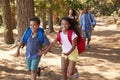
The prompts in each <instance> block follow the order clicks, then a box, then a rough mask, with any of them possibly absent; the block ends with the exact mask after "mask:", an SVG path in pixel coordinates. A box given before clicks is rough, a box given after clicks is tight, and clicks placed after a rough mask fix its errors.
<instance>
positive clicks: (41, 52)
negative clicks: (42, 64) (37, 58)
mask: <svg viewBox="0 0 120 80" xmlns="http://www.w3.org/2000/svg"><path fill="white" fill-rule="evenodd" d="M47 52H48V50H39V52H38V54H39V55H42V54H44V56H45V55H46V54H47Z"/></svg>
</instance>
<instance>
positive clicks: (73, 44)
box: [65, 37, 77, 56]
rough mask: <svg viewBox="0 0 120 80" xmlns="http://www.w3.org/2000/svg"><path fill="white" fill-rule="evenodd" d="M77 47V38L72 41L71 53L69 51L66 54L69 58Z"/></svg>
mask: <svg viewBox="0 0 120 80" xmlns="http://www.w3.org/2000/svg"><path fill="white" fill-rule="evenodd" d="M76 45H77V37H76V38H74V39H73V41H72V48H71V49H70V51H69V52H68V53H66V54H65V55H67V56H68V55H69V54H71V53H72V52H73V51H74V49H75V47H76Z"/></svg>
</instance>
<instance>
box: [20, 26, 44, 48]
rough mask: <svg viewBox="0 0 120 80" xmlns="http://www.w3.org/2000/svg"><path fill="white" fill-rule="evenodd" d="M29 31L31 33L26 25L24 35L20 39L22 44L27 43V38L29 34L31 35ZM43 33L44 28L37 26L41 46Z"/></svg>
mask: <svg viewBox="0 0 120 80" xmlns="http://www.w3.org/2000/svg"><path fill="white" fill-rule="evenodd" d="M31 33H32V31H31V29H30V27H28V28H27V29H26V31H25V32H24V35H23V37H22V41H23V43H24V44H27V40H28V38H29V36H30V35H31ZM43 34H44V30H43V29H42V28H38V36H39V39H40V45H41V46H42V44H43V43H44V37H43Z"/></svg>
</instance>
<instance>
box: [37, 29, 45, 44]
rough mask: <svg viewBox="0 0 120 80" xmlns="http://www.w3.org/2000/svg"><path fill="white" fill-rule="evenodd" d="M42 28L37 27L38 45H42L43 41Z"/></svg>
mask: <svg viewBox="0 0 120 80" xmlns="http://www.w3.org/2000/svg"><path fill="white" fill-rule="evenodd" d="M43 34H44V30H43V29H42V28H38V36H39V39H40V45H41V46H42V44H43V43H44V35H43Z"/></svg>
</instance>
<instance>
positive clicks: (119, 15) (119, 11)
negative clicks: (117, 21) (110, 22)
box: [118, 6, 120, 17]
mask: <svg viewBox="0 0 120 80" xmlns="http://www.w3.org/2000/svg"><path fill="white" fill-rule="evenodd" d="M118 17H120V6H119V7H118Z"/></svg>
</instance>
